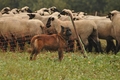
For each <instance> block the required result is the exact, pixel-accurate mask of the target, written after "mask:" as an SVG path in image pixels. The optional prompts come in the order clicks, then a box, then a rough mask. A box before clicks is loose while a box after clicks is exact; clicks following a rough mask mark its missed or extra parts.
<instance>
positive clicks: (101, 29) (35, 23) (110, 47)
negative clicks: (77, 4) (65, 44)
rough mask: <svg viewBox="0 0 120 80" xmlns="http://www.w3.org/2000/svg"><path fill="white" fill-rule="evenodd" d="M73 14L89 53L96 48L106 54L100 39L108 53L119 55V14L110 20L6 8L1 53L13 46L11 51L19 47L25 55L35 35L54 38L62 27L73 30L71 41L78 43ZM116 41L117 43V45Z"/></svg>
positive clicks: (1, 14) (52, 10)
mask: <svg viewBox="0 0 120 80" xmlns="http://www.w3.org/2000/svg"><path fill="white" fill-rule="evenodd" d="M69 14H70V15H72V18H73V20H74V23H75V26H76V29H77V33H78V35H79V36H80V38H81V40H82V42H83V44H84V46H85V49H87V50H88V51H92V47H94V48H95V51H96V52H102V51H103V50H102V48H101V44H100V39H104V40H106V43H107V46H106V52H110V51H113V52H114V53H115V54H116V53H117V52H118V51H119V49H120V36H119V32H120V29H119V26H120V23H119V21H120V13H119V11H116V10H114V11H111V12H110V13H109V14H108V15H106V16H94V15H87V14H86V13H84V12H74V11H72V10H70V9H63V10H62V11H61V12H60V11H59V10H58V9H57V8H56V7H54V6H53V7H50V8H41V9H39V10H36V11H34V12H32V10H30V8H29V7H27V6H25V7H23V8H21V9H17V8H14V9H10V8H9V7H5V8H3V9H2V10H1V12H0V49H1V50H3V51H7V50H8V46H10V51H15V50H16V47H17V46H18V47H19V50H20V51H23V50H24V46H25V43H26V42H28V43H29V42H30V39H31V38H32V37H33V36H34V35H37V34H43V33H50V34H52V33H54V32H55V31H57V33H59V32H60V30H61V26H64V27H70V29H71V30H72V35H71V38H70V40H77V37H76V35H75V31H74V28H73V24H72V22H71V19H70V17H69ZM107 17H108V18H107ZM46 28H49V29H48V30H47V29H46ZM54 30H55V31H54ZM113 40H116V45H114V42H113Z"/></svg>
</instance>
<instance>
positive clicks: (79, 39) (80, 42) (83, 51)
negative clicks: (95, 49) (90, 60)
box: [69, 14, 87, 58]
mask: <svg viewBox="0 0 120 80" xmlns="http://www.w3.org/2000/svg"><path fill="white" fill-rule="evenodd" d="M69 16H70V18H71V21H72V24H73V27H74V30H75V33H76V36H77V38H78V42H79V44H80V46H81V49H82V54H83V57H84V58H87V53H86V50H85V48H84V45H83V43H82V40H81V38H80V36H79V35H78V33H77V30H76V27H75V23H74V21H73V17H72V15H71V14H69Z"/></svg>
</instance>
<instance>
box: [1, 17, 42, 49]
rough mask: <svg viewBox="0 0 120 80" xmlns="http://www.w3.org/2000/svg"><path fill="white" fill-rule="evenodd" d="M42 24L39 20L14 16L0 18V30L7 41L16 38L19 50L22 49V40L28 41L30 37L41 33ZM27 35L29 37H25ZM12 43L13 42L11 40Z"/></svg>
mask: <svg viewBox="0 0 120 80" xmlns="http://www.w3.org/2000/svg"><path fill="white" fill-rule="evenodd" d="M43 28H44V24H43V23H42V21H40V20H36V19H32V20H25V19H22V20H21V19H19V18H16V17H2V18H0V32H2V35H3V36H4V37H6V38H7V39H8V40H10V41H9V42H11V41H13V38H15V39H16V41H17V42H18V45H19V47H20V49H21V50H24V42H26V41H30V37H32V36H34V35H36V34H41V33H43V31H42V30H43ZM28 36H29V39H27V40H26V39H25V38H26V37H28ZM12 43H13V42H12Z"/></svg>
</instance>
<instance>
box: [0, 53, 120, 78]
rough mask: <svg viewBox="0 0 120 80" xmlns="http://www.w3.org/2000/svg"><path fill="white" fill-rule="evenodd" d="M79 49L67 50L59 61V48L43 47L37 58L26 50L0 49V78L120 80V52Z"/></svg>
mask: <svg viewBox="0 0 120 80" xmlns="http://www.w3.org/2000/svg"><path fill="white" fill-rule="evenodd" d="M87 54H88V58H83V56H82V54H80V53H79V52H75V53H72V52H71V53H66V52H65V53H64V59H63V60H62V61H61V62H59V60H58V54H57V52H49V51H48V52H47V51H43V52H42V54H39V55H38V57H37V59H36V60H35V61H30V60H29V56H30V54H28V53H27V52H23V53H19V52H15V53H12V52H6V53H3V52H0V80H119V79H120V52H119V53H118V54H117V55H114V54H112V53H110V54H105V53H103V54H98V53H87Z"/></svg>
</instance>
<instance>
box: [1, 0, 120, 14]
mask: <svg viewBox="0 0 120 80" xmlns="http://www.w3.org/2000/svg"><path fill="white" fill-rule="evenodd" d="M0 3H1V5H0V9H2V8H4V7H10V8H11V9H12V8H21V7H24V6H28V7H30V8H31V9H32V10H33V11H35V10H38V9H40V8H43V7H46V8H49V7H52V6H56V7H57V8H58V9H59V10H62V9H64V8H66V9H71V10H74V11H75V12H80V11H83V12H87V13H94V12H96V11H97V12H98V13H99V14H106V13H108V12H109V11H112V10H120V2H119V0H0Z"/></svg>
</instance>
